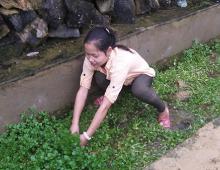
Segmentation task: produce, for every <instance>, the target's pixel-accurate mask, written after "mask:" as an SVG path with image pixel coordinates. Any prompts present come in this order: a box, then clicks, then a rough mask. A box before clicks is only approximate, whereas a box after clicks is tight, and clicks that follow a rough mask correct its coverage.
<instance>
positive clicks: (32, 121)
mask: <svg viewBox="0 0 220 170" xmlns="http://www.w3.org/2000/svg"><path fill="white" fill-rule="evenodd" d="M170 63H171V64H170V65H169V66H167V68H166V69H164V68H163V70H162V69H159V67H156V66H155V69H156V70H157V77H156V79H155V82H154V87H155V89H156V90H157V92H158V93H159V94H160V96H162V98H163V99H164V100H166V101H167V103H168V104H169V106H170V108H171V116H172V120H173V122H172V123H173V125H174V126H173V128H172V129H171V130H165V129H162V128H161V127H160V126H159V125H158V123H157V120H156V114H155V112H156V111H155V110H154V109H153V108H151V107H150V106H147V105H145V104H144V103H141V102H140V101H138V100H136V99H135V98H134V97H132V95H131V94H130V93H129V92H128V91H127V90H125V91H123V92H122V94H121V96H120V98H119V100H118V102H116V104H115V105H114V106H113V107H112V109H111V110H110V112H109V113H108V115H107V118H106V119H105V121H104V123H103V124H102V126H101V128H100V129H99V130H98V131H97V133H96V134H95V136H94V137H93V138H92V140H91V143H90V145H89V146H88V147H84V148H81V147H80V146H79V136H75V135H71V134H70V132H69V126H70V122H71V112H69V113H67V114H66V116H65V117H64V118H55V117H52V116H50V115H48V114H47V113H44V112H40V113H33V111H30V112H31V114H27V113H26V114H22V116H21V119H22V120H21V122H20V123H19V124H15V125H9V126H8V128H7V131H6V132H5V133H3V134H1V135H0V153H1V154H0V169H10V170H12V169H31V170H33V169H65V170H67V169H96V170H97V169H102V170H103V169H141V168H143V167H145V166H147V165H149V164H150V163H152V162H153V161H155V160H157V159H159V158H160V156H162V155H163V154H165V153H166V152H167V151H169V150H170V149H172V148H174V147H176V146H177V145H178V144H179V143H181V142H183V141H184V140H185V139H187V138H189V137H190V136H191V135H192V134H194V133H195V132H196V131H197V130H198V129H199V128H200V127H202V126H204V125H205V124H206V123H207V122H209V121H211V120H213V119H215V118H217V117H219V116H220V105H219V103H220V89H219V87H220V71H219V70H220V40H218V39H216V40H214V41H212V42H210V43H209V44H201V43H198V42H194V44H193V46H192V48H190V49H188V50H186V51H184V52H183V54H181V55H180V56H178V57H175V59H174V60H172V62H170ZM180 92H181V93H180ZM186 92H187V93H186ZM178 94H185V96H184V95H182V96H184V97H183V98H182V96H181V95H180V96H178ZM95 109H96V108H95V107H94V106H93V104H88V106H87V107H86V109H85V111H84V113H83V115H82V118H81V122H82V123H81V125H80V126H81V127H80V130H81V132H83V130H85V129H86V128H87V126H88V124H89V122H90V121H91V119H92V116H93V115H92V114H94V112H95ZM182 113H187V114H186V115H187V116H188V117H190V120H189V119H188V117H187V119H184V118H182V120H184V121H179V123H177V122H176V121H177V120H176V119H175V118H176V117H177V116H180V114H182ZM183 117H184V116H183ZM181 123H182V124H183V125H184V126H179V125H180V124H181ZM184 123H185V124H184Z"/></svg>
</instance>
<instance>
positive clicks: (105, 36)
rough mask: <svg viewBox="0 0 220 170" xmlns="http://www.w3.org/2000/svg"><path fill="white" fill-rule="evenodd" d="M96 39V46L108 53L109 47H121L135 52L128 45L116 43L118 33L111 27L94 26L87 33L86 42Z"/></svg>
mask: <svg viewBox="0 0 220 170" xmlns="http://www.w3.org/2000/svg"><path fill="white" fill-rule="evenodd" d="M92 41H94V43H95V46H96V47H97V48H98V49H99V50H100V51H103V52H104V53H106V51H107V50H108V48H109V47H112V48H115V47H118V48H121V49H123V50H125V51H129V52H131V53H133V52H132V51H131V50H130V49H129V48H128V47H126V46H124V45H116V35H115V33H114V31H113V30H112V29H110V28H107V27H104V26H96V27H93V28H92V29H91V30H90V31H89V32H88V33H87V35H86V37H85V39H84V44H85V43H89V42H92Z"/></svg>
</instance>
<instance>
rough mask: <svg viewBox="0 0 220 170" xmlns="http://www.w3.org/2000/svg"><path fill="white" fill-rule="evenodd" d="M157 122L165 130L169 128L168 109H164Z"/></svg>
mask: <svg viewBox="0 0 220 170" xmlns="http://www.w3.org/2000/svg"><path fill="white" fill-rule="evenodd" d="M158 122H159V124H160V125H161V126H163V127H164V128H166V129H169V128H170V127H171V123H170V114H169V109H168V107H166V109H165V110H164V112H162V113H160V116H159V118H158Z"/></svg>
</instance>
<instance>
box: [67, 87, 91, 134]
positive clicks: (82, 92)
mask: <svg viewBox="0 0 220 170" xmlns="http://www.w3.org/2000/svg"><path fill="white" fill-rule="evenodd" d="M87 95H88V89H87V88H85V87H82V86H80V88H79V90H78V92H77V94H76V99H75V104H74V110H73V118H72V124H71V127H70V131H71V133H79V118H80V115H81V112H82V110H83V108H84V105H85V102H86V99H87Z"/></svg>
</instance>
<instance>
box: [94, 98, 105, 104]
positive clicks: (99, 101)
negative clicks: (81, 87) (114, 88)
mask: <svg viewBox="0 0 220 170" xmlns="http://www.w3.org/2000/svg"><path fill="white" fill-rule="evenodd" d="M103 99H104V96H100V97H98V98H97V99H95V101H94V104H95V105H96V106H100V105H101V104H102V101H103Z"/></svg>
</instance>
